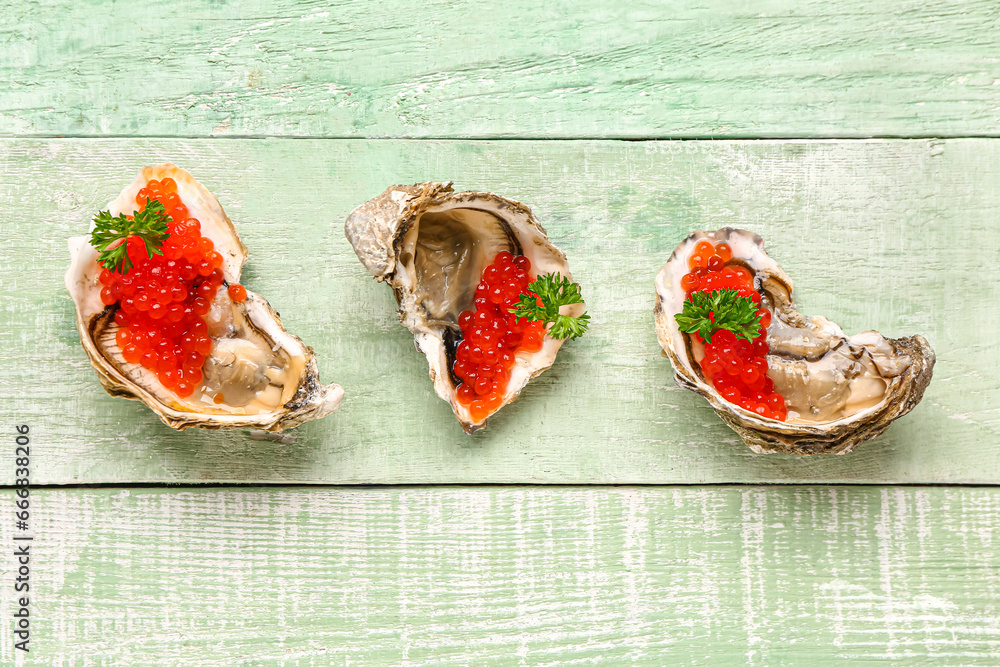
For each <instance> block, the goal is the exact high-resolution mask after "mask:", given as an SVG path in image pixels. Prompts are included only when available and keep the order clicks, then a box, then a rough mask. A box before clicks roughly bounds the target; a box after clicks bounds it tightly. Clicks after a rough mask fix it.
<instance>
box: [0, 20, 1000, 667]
mask: <svg viewBox="0 0 1000 667" xmlns="http://www.w3.org/2000/svg"><path fill="white" fill-rule="evenodd" d="M998 47H1000V10H998V9H997V5H996V3H994V2H986V1H980V0H966V1H962V2H959V1H955V2H938V3H927V2H916V1H908V0H893V1H890V2H883V3H867V2H860V1H859V0H844V1H842V2H839V3H829V2H819V1H818V0H817V1H807V2H791V1H790V0H787V1H786V0H763V1H761V2H753V3H751V2H745V3H744V2H731V1H726V0H708V1H707V2H703V3H700V4H694V3H689V4H686V5H685V4H682V3H673V4H671V3H663V2H652V1H650V2H643V1H639V2H628V3H607V2H601V1H600V0H576V1H574V2H555V3H538V2H528V1H527V0H505V1H504V2H498V3H483V4H476V3H469V2H463V1H461V0H459V1H454V0H450V1H448V2H439V1H436V0H424V1H422V2H411V1H410V0H400V1H399V2H391V3H390V2H383V3H375V2H368V3H365V2H343V1H341V2H337V3H333V4H329V5H322V4H319V3H314V2H288V1H280V2H264V1H263V0H256V1H255V2H241V3H225V2H213V1H210V0H177V1H175V2H172V3H169V4H166V3H164V4H158V3H122V2H118V3H115V2H104V1H98V0H94V1H92V2H82V3H81V2H68V1H67V0H54V1H50V2H48V3H44V4H43V3H34V2H29V3H25V2H22V1H21V0H16V1H15V0H0V221H2V223H3V225H2V228H0V230H2V231H0V249H2V251H3V253H4V257H5V258H6V259H5V261H4V262H3V263H2V264H0V295H2V297H3V299H2V300H0V322H2V327H0V358H2V360H3V361H2V365H0V370H2V373H0V412H2V414H3V415H4V417H5V419H4V422H5V426H4V428H5V429H6V432H7V433H8V444H9V445H10V447H8V448H7V449H6V450H5V451H8V455H7V456H8V458H7V459H6V460H5V461H3V462H2V463H0V483H2V484H4V485H6V486H7V487H8V488H7V490H5V491H4V493H3V496H4V498H5V500H4V501H3V504H2V507H3V512H2V513H0V544H2V545H4V546H3V551H4V553H8V552H11V549H9V548H8V547H9V545H12V544H13V543H14V542H13V538H14V536H15V535H17V534H21V533H20V531H18V530H17V529H16V528H15V518H14V511H15V507H14V500H15V498H14V494H13V491H12V488H11V487H13V485H14V483H15V478H16V476H17V475H16V474H15V468H16V465H15V457H14V453H13V440H14V435H15V433H14V426H15V425H16V424H28V425H29V426H30V428H31V437H32V450H31V479H32V484H33V485H34V488H33V489H32V495H31V502H32V508H31V512H32V515H31V534H32V535H33V536H34V538H35V539H34V541H33V542H32V549H33V550H34V551H33V554H34V558H35V560H34V561H33V563H32V571H31V577H32V580H31V586H32V588H31V594H32V597H31V614H32V617H31V618H32V626H31V627H32V635H31V652H30V653H29V654H27V655H25V654H22V653H21V652H20V651H15V648H14V644H15V642H16V641H17V638H16V637H15V636H14V634H13V630H14V628H13V624H12V622H11V620H12V619H11V618H10V616H9V614H10V613H12V612H13V610H14V608H15V604H16V599H17V597H18V595H19V594H17V593H15V591H14V588H13V578H14V576H15V571H16V563H15V561H14V559H13V557H12V556H11V555H9V554H8V555H6V556H0V609H2V612H0V613H2V618H3V622H2V623H0V663H2V664H15V662H16V664H32V665H34V664H44V665H50V664H51V665H105V664H113V665H179V664H185V665H220V666H222V665H272V664H282V665H284V664H288V665H329V664H336V665H358V664H387V665H424V664H449V665H452V664H453V665H517V664H524V665H562V664H610V665H630V664H636V665H663V664H670V665H702V664H704V665H730V664H731V665H835V664H846V663H851V664H875V663H878V664H893V665H896V664H921V665H924V664H935V665H936V664H948V665H996V664H1000V601H998V594H1000V574H998V573H1000V536H997V537H994V527H995V526H996V525H997V524H998V520H1000V492H998V490H997V488H996V485H997V484H1000V373H998V372H997V370H996V369H997V366H998V364H1000V307H998V306H997V304H998V303H1000V268H998V267H1000V188H998V187H997V184H998V181H1000V48H998ZM162 161H173V162H176V163H177V164H179V165H180V166H182V167H184V168H186V169H188V170H190V171H191V172H192V173H193V174H194V175H195V176H196V177H197V178H198V179H199V180H201V181H202V182H203V183H204V184H205V185H206V186H207V187H208V188H209V189H210V190H212V191H213V192H214V193H215V194H216V195H217V196H218V198H219V200H220V202H221V203H222V205H223V207H225V209H226V211H227V212H228V214H229V215H230V217H232V218H233V220H234V221H235V223H236V225H237V227H238V229H239V232H240V234H241V236H242V238H243V240H244V242H245V243H246V245H247V246H248V247H249V250H250V260H249V263H248V265H247V267H246V269H245V272H244V281H243V282H244V283H245V284H246V285H247V286H248V287H249V288H250V289H252V290H253V291H256V292H259V293H260V294H262V295H263V296H265V297H266V298H267V299H268V300H269V301H270V302H271V304H272V305H273V306H274V307H275V308H276V309H277V310H278V311H280V312H281V314H282V319H283V321H284V322H285V324H286V326H287V327H288V329H289V330H290V331H292V332H294V333H296V334H298V335H300V336H301V337H302V338H303V339H304V340H305V341H306V342H307V343H309V344H310V345H312V346H313V347H314V348H315V349H316V351H317V353H318V355H319V359H318V362H319V369H320V374H321V377H322V378H323V380H324V381H326V382H337V383H338V384H341V385H342V386H343V387H344V389H345V392H346V397H345V400H344V403H343V405H342V406H341V408H340V410H338V411H337V412H336V413H334V414H332V415H331V416H329V417H327V418H325V419H322V420H320V421H318V422H313V423H310V424H307V425H305V426H302V427H300V428H298V429H295V430H293V431H291V432H289V434H288V437H283V438H280V439H271V440H269V439H259V438H257V437H255V436H253V435H252V434H250V433H248V432H227V433H215V432H202V431H196V432H195V431H187V432H182V433H178V432H174V431H171V430H170V429H168V428H167V427H165V426H163V425H162V424H161V423H160V422H159V420H158V419H156V417H155V416H154V415H153V414H152V413H151V412H150V411H149V410H148V409H147V408H145V406H143V405H141V404H139V403H136V402H129V401H123V400H120V399H114V398H111V397H110V396H108V395H107V394H105V393H104V391H103V390H102V389H101V388H100V385H99V383H98V382H97V378H96V376H95V374H94V372H93V370H92V369H91V368H90V365H89V363H88V362H87V360H86V358H85V356H84V354H83V351H82V350H81V348H80V345H79V336H78V334H77V332H76V329H75V327H74V324H73V319H74V310H73V304H72V302H71V300H70V298H69V296H68V294H66V292H65V289H64V287H63V273H64V271H65V268H66V266H67V265H68V252H67V249H66V239H67V237H69V236H73V235H79V234H82V233H84V232H85V231H86V229H87V226H88V222H89V218H90V216H92V215H93V213H94V212H95V211H97V210H98V209H99V208H102V207H104V206H105V205H106V204H107V202H108V201H110V200H111V199H112V198H114V197H115V196H116V195H117V193H118V192H119V191H120V190H121V189H122V188H123V187H124V186H125V185H126V184H127V183H128V182H130V181H131V180H132V178H134V175H135V173H136V172H137V170H138V169H139V168H140V167H141V166H143V165H146V164H152V163H156V162H162ZM424 180H452V181H454V182H455V187H456V188H457V189H469V190H487V191H492V192H496V193H498V194H501V195H504V196H507V197H510V198H513V199H517V200H520V201H523V202H525V203H526V204H527V205H529V206H530V207H531V208H532V210H533V211H534V212H535V214H536V215H537V216H538V218H539V219H540V220H541V221H542V224H543V225H544V226H545V227H546V229H547V230H548V232H549V235H550V237H551V238H552V239H553V241H554V242H555V243H556V244H557V245H558V246H559V247H560V248H562V249H563V250H565V251H566V253H567V255H568V257H569V261H570V265H571V267H572V269H573V272H574V276H575V277H576V279H577V280H579V282H580V283H581V285H582V286H583V292H584V296H585V298H586V299H587V302H588V307H589V309H590V312H591V314H592V316H593V324H592V330H591V332H590V333H588V335H587V336H586V337H584V338H582V339H580V340H577V341H573V342H571V343H569V344H568V345H567V346H566V347H564V348H563V351H562V352H561V354H560V356H559V359H558V360H557V362H556V364H555V366H553V368H552V369H551V370H550V371H548V372H547V373H545V374H544V375H542V376H541V377H540V378H539V379H538V380H537V381H535V382H534V383H532V384H531V385H530V386H529V387H528V388H527V389H526V390H525V392H524V394H523V395H522V398H521V399H520V400H518V401H517V402H516V403H514V404H512V405H511V406H509V407H507V408H505V409H504V410H503V411H502V412H501V413H500V414H499V415H498V416H497V417H496V418H495V419H494V420H491V423H490V426H489V428H488V429H487V430H485V431H483V432H480V433H477V434H476V435H475V436H466V435H464V434H463V433H462V431H461V429H460V428H459V426H458V424H457V422H455V420H454V418H453V417H452V416H451V412H450V410H449V409H448V406H447V405H446V404H445V403H444V402H442V401H440V400H439V399H438V398H436V396H434V394H433V391H432V389H431V385H430V381H429V379H428V378H427V367H426V362H425V360H424V359H423V357H422V356H420V355H419V354H418V353H417V352H416V351H415V350H414V349H413V345H412V337H411V336H410V335H409V333H408V332H407V331H406V330H405V329H403V328H402V327H400V326H399V324H398V322H397V320H396V317H395V314H394V309H395V304H394V301H393V298H392V295H391V293H390V291H389V290H388V288H386V287H385V286H384V285H378V284H375V283H374V282H373V281H372V280H371V279H370V277H369V276H368V274H367V273H366V272H365V271H364V269H363V267H362V266H361V264H360V263H359V262H358V261H357V258H356V257H355V255H354V253H353V251H352V249H351V248H350V246H349V244H348V243H347V241H346V240H345V239H344V236H343V221H344V219H345V217H346V215H347V213H348V212H349V211H350V210H351V209H352V208H353V207H354V206H356V205H357V204H359V203H361V202H363V201H365V200H367V199H368V198H370V197H373V196H375V195H377V194H379V193H380V192H381V191H382V190H384V189H385V187H387V186H388V185H392V184H395V183H412V182H417V181H424ZM722 226H739V227H744V228H747V229H750V230H753V231H755V232H757V233H760V234H761V235H763V236H764V237H765V239H766V242H767V247H768V250H769V252H770V254H771V255H772V256H773V257H774V258H775V259H776V260H777V261H778V262H779V263H780V264H781V265H782V267H783V268H784V269H785V270H786V271H787V272H788V273H789V274H790V275H791V276H792V278H793V279H794V281H795V286H796V296H797V301H798V302H799V306H800V308H801V309H802V310H803V311H804V312H806V313H809V314H824V315H827V316H828V317H830V318H831V319H833V320H835V321H837V322H839V323H840V324H841V325H842V326H843V327H844V328H845V330H847V331H848V332H852V333H853V332H858V331H862V330H866V329H871V328H874V329H878V330H880V331H882V332H883V333H885V334H887V335H891V336H903V335H910V334H914V333H921V334H923V335H924V336H926V337H927V338H928V340H929V341H930V342H931V344H932V345H933V346H934V348H935V350H936V352H937V355H938V363H937V366H936V368H935V376H934V380H933V382H932V383H931V385H930V387H929V388H928V390H927V393H926V395H925V397H924V400H923V402H922V403H921V404H920V405H919V406H918V407H917V408H916V409H915V410H914V411H913V412H912V413H911V414H910V415H908V416H906V417H904V418H903V419H901V420H900V421H898V422H897V423H896V424H894V425H893V426H892V428H891V429H890V430H889V431H888V432H887V433H886V434H885V435H884V436H882V437H881V438H878V439H877V440H874V441H872V442H869V443H866V444H864V445H862V446H861V447H860V448H859V449H858V450H857V451H855V452H854V453H852V454H849V455H846V456H826V457H814V458H802V457H793V456H783V455H769V456H760V455H756V454H753V453H751V452H750V450H749V449H747V448H746V447H745V446H744V445H743V444H742V443H741V442H740V441H739V439H738V438H737V437H736V436H735V434H734V433H733V432H732V431H730V430H729V429H728V428H727V427H726V426H725V425H724V424H723V423H722V422H721V421H720V420H719V419H718V418H717V417H716V415H715V414H714V412H712V410H711V409H710V408H709V407H708V405H707V403H706V402H705V401H704V400H703V399H701V398H700V397H698V396H697V395H695V394H693V393H691V392H688V391H686V390H683V389H681V388H679V387H677V386H676V385H675V383H674V382H673V379H672V371H671V368H670V365H669V363H668V362H667V361H666V360H665V359H663V358H662V357H661V355H660V349H659V347H658V345H657V342H656V336H655V333H654V331H653V324H652V303H653V277H654V276H655V273H656V271H657V270H658V269H659V267H660V266H662V264H663V262H664V261H665V260H666V258H667V257H668V256H669V254H670V252H671V251H672V250H673V248H674V247H675V246H676V244H677V243H678V242H679V241H680V240H681V239H683V238H684V237H685V236H686V235H687V234H688V233H689V232H690V231H693V230H696V229H715V228H718V227H722ZM369 485H376V486H369ZM481 485H489V486H481Z"/></svg>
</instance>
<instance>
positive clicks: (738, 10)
mask: <svg viewBox="0 0 1000 667" xmlns="http://www.w3.org/2000/svg"><path fill="white" fill-rule="evenodd" d="M998 31H1000V13H998V12H997V8H996V3H995V2H993V1H992V0H944V1H942V2H935V3H927V2H923V1H922V0H892V1H891V2H876V3H872V2H867V1H865V0H841V1H840V2H837V3H836V5H835V6H831V4H830V3H829V2H827V1H826V0H807V1H805V2H800V1H799V0H760V1H754V2H745V1H744V2H733V1H732V0H709V1H708V2H701V3H685V2H670V3H664V2H660V1H658V0H641V1H639V2H620V3H608V2H603V1H602V0H572V1H568V0H564V1H561V2H555V3H552V2H548V3H539V2H534V1H533V0H507V1H505V2H500V3H474V2H468V1H463V0H460V1H457V2H456V1H453V0H430V1H428V0H393V1H391V2H390V1H384V2H379V3H372V2H347V1H345V0H340V1H339V2H334V3H328V2H318V1H317V0H294V1H292V0H278V1H270V0H254V1H252V2H218V1H216V0H174V1H172V2H170V3H128V2H108V1H104V2H102V1H98V0H89V1H85V2H81V1H79V0H56V1H54V2H45V3H41V2H24V1H23V0H0V134H8V135H74V136H107V135H122V136H137V135H139V136H165V135H166V136H206V135H211V136H230V135H243V136H246V135H255V136H256V135H280V136H318V137H385V136H389V137H455V138H468V137H477V138H490V137H534V138H552V137H589V138H612V137H648V138H662V137H689V138H690V137H694V138H701V137H716V138H721V137H732V138H741V137H867V136H963V135H989V136H996V135H997V133H998V130H997V128H998V127H1000V85H998V84H1000V59H998V58H997V34H998Z"/></svg>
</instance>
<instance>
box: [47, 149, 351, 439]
mask: <svg viewBox="0 0 1000 667" xmlns="http://www.w3.org/2000/svg"><path fill="white" fill-rule="evenodd" d="M166 177H171V178H173V179H174V180H175V181H176V183H177V188H178V194H179V195H180V196H181V198H182V199H183V201H184V203H185V205H187V206H188V208H189V210H190V211H191V214H192V216H193V217H197V218H198V219H199V220H200V221H201V223H202V234H203V235H204V236H207V237H209V238H211V239H212V241H213V242H214V244H215V248H216V250H217V251H218V252H219V253H220V254H222V256H223V265H222V271H223V276H224V279H225V281H226V284H228V283H239V278H240V271H241V269H242V267H243V264H244V263H245V262H246V258H247V249H246V247H245V246H244V245H243V243H242V242H241V241H240V239H239V236H238V235H237V233H236V228H235V227H234V226H233V223H232V221H231V220H230V219H229V217H228V216H226V214H225V212H224V211H223V210H222V207H221V206H220V205H219V202H218V200H216V198H215V196H214V195H212V194H211V193H210V192H209V191H208V190H206V189H205V188H204V187H203V186H202V185H201V184H200V183H198V181H196V180H195V179H194V177H193V176H191V174H189V173H188V172H186V171H184V170H183V169H180V168H178V167H176V166H175V165H173V164H160V165H155V166H150V167H144V168H143V169H142V171H141V172H140V173H139V175H138V176H137V177H136V179H135V181H133V183H132V184H131V185H129V186H128V187H126V188H125V189H124V190H123V191H122V193H121V195H119V197H118V198H117V199H115V200H114V201H112V202H111V203H110V204H109V205H108V208H109V210H110V211H111V214H112V215H117V214H119V213H131V212H133V211H134V210H135V209H136V205H135V203H134V202H135V195H136V193H137V192H138V190H139V188H141V187H144V186H145V184H146V182H148V181H149V180H151V179H157V180H162V179H163V178H166ZM69 248H70V255H71V263H70V268H69V270H68V271H67V272H66V289H67V290H68V291H69V293H70V295H71V296H72V297H73V301H74V303H75V305H76V324H77V329H78V330H79V332H80V338H81V343H82V345H83V349H84V351H85V352H86V354H87V358H88V359H89V360H90V363H91V364H92V365H93V367H94V370H95V371H96V372H97V375H98V377H99V378H100V381H101V384H102V385H103V386H104V388H105V390H107V392H108V393H109V394H111V395H112V396H118V397H121V398H128V399H133V400H139V401H142V402H143V403H145V404H146V405H147V406H149V408H150V409H151V410H153V412H155V413H156V414H157V416H159V418H160V419H161V420H162V421H163V422H164V423H165V424H167V425H168V426H170V427H171V428H175V429H185V428H190V427H195V426H197V427H201V428H206V429H237V428H252V429H263V430H266V431H281V430H283V429H287V428H291V427H294V426H297V425H299V424H301V423H303V422H306V421H310V420H313V419H318V418H320V417H323V416H325V415H327V414H329V413H331V412H333V411H334V410H336V409H337V407H338V406H339V405H340V402H341V400H342V399H343V395H344V392H343V389H341V387H339V386H338V385H335V384H331V385H323V384H322V383H320V381H319V374H318V371H317V368H316V358H315V354H314V353H313V350H312V348H311V347H308V346H307V345H305V344H304V343H303V342H302V341H301V340H300V339H299V338H297V337H296V336H293V335H292V334H290V333H288V332H287V331H285V329H284V327H283V326H282V324H281V319H280V317H279V316H278V313H277V312H275V311H274V309H272V308H271V306H270V305H269V304H268V303H267V301H266V300H264V299H263V298H262V297H260V296H258V295H256V294H254V293H252V292H250V291H249V290H248V291H247V298H246V300H245V301H244V302H242V303H232V302H230V303H232V308H233V311H232V318H233V320H232V321H234V322H236V324H237V325H238V326H234V329H236V330H237V331H239V332H241V333H242V334H244V335H246V336H248V337H252V339H253V340H254V341H255V342H256V343H258V344H260V345H262V346H266V347H269V348H270V352H271V353H273V357H270V358H280V359H283V360H285V361H286V362H287V365H285V366H284V367H283V368H281V369H280V371H281V372H282V373H287V376H284V375H283V376H282V377H283V378H287V380H288V383H287V384H286V385H283V387H282V389H281V390H280V393H279V394H278V395H279V396H280V398H279V401H280V403H279V404H277V405H276V406H275V407H274V408H273V409H268V410H263V411H259V412H257V413H256V414H241V410H245V409H244V408H235V407H231V406H226V405H225V404H223V405H222V406H216V405H207V404H206V405H204V406H203V405H201V404H195V403H194V402H193V401H191V400H187V399H181V398H179V397H177V396H176V395H175V394H173V393H172V392H170V391H169V390H167V389H165V388H164V387H163V386H162V385H161V384H160V383H159V381H158V380H157V379H156V377H155V375H153V374H152V373H149V372H148V371H145V370H144V369H143V368H142V367H141V366H139V365H138V364H130V363H128V362H126V361H125V360H124V359H123V358H122V357H121V352H120V350H118V348H117V345H116V343H115V333H116V331H117V325H116V324H115V323H114V315H115V312H116V310H117V305H112V306H104V304H103V303H102V302H101V299H100V289H101V284H100V282H99V280H98V276H99V274H100V270H101V267H100V265H99V264H98V262H97V258H98V252H97V250H96V249H95V248H93V247H92V246H91V245H90V243H89V237H87V236H80V237H75V238H71V239H69ZM242 340H243V339H241V338H227V339H226V343H227V344H235V345H239V344H240V343H241V341H242ZM218 349H219V340H213V351H212V352H211V353H210V354H209V359H212V358H213V355H216V351H217V350H218Z"/></svg>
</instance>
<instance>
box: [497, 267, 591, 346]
mask: <svg viewBox="0 0 1000 667" xmlns="http://www.w3.org/2000/svg"><path fill="white" fill-rule="evenodd" d="M528 290H530V291H531V292H533V293H534V294H522V295H521V296H520V299H519V300H518V302H517V303H516V304H514V307H513V308H511V309H510V312H511V313H513V314H514V315H517V316H518V317H524V318H527V319H528V320H530V321H532V322H543V323H545V324H549V323H550V322H551V323H552V328H550V329H549V330H548V335H550V336H552V337H553V338H566V337H567V336H568V337H570V338H579V337H580V336H582V335H583V334H584V333H585V332H586V331H587V326H588V325H589V324H590V315H588V314H587V313H584V314H583V315H580V316H579V317H570V316H569V315H560V314H559V308H560V307H561V306H568V305H570V304H573V303H583V297H582V296H581V295H580V286H579V285H578V284H576V283H571V282H570V281H569V278H565V277H563V276H561V275H559V274H558V273H547V274H545V275H544V276H538V277H537V278H535V280H534V282H532V283H530V284H529V285H528ZM536 294H537V295H538V298H537V300H536V298H535V295H536ZM538 301H541V302H542V303H541V305H539V304H538Z"/></svg>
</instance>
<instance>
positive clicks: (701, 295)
mask: <svg viewBox="0 0 1000 667" xmlns="http://www.w3.org/2000/svg"><path fill="white" fill-rule="evenodd" d="M757 310H758V309H757V304H756V303H754V301H753V299H751V298H750V297H748V296H740V295H739V292H737V291H736V290H734V289H719V290H714V291H712V292H694V293H692V294H691V295H690V296H688V298H687V299H685V301H684V311H683V312H681V313H678V314H676V315H674V319H676V320H677V325H678V328H680V330H681V331H683V332H685V333H695V332H697V333H698V335H699V336H701V338H702V340H709V339H710V338H711V336H712V332H714V331H718V330H719V329H728V330H729V331H732V332H733V333H734V334H736V337H737V338H746V339H747V340H753V339H754V338H756V337H757V332H758V331H759V330H760V316H759V315H757Z"/></svg>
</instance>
